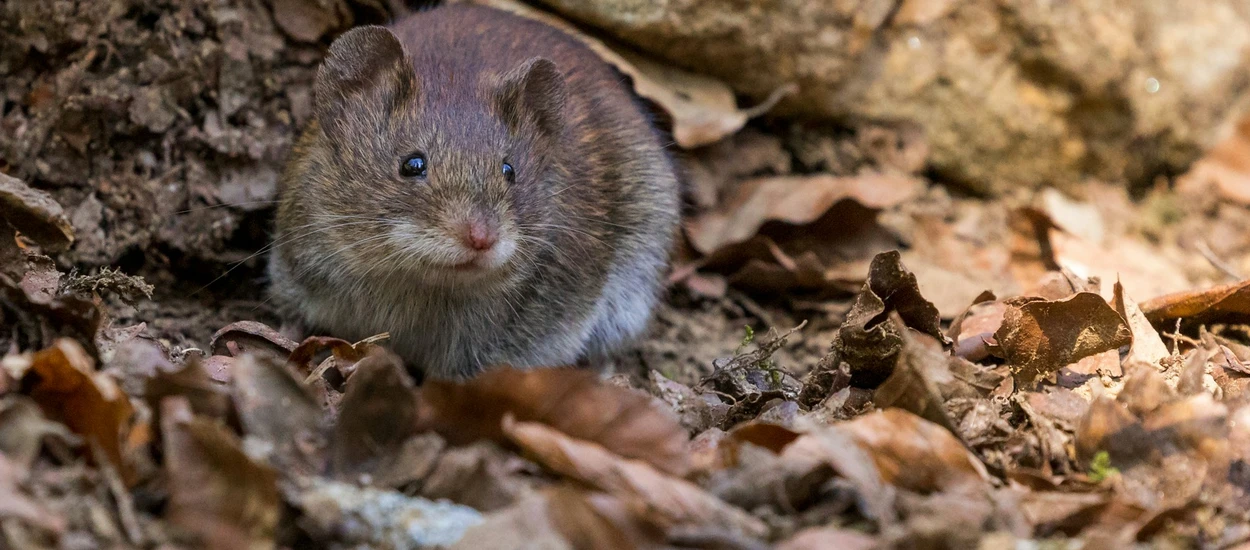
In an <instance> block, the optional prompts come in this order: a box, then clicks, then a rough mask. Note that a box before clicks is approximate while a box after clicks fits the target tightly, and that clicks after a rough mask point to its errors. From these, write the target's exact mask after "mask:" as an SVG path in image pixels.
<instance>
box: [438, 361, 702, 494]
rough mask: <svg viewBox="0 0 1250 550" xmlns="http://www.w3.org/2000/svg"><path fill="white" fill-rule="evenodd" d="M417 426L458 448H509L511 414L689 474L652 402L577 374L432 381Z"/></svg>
mask: <svg viewBox="0 0 1250 550" xmlns="http://www.w3.org/2000/svg"><path fill="white" fill-rule="evenodd" d="M417 402H418V404H419V407H420V414H419V421H418V422H419V426H420V427H421V429H432V430H435V431H437V432H438V433H440V434H442V435H443V436H444V437H446V438H447V440H448V441H450V442H452V443H453V444H462V443H468V442H471V441H474V440H477V439H493V440H496V441H504V439H503V431H502V429H501V422H502V421H503V418H504V416H506V415H512V416H513V417H514V418H516V419H517V420H518V421H522V422H542V423H544V424H547V425H549V426H552V427H553V428H555V429H557V430H559V431H561V432H564V433H566V434H568V435H569V436H570V437H575V438H579V439H586V440H589V441H593V442H595V443H598V444H600V445H603V446H604V447H606V448H607V449H609V450H611V451H612V452H614V453H616V454H618V455H621V456H623V457H627V458H636V459H639V460H643V461H646V462H649V463H651V464H652V465H654V466H655V467H657V468H659V469H660V470H663V471H665V472H669V473H672V474H676V475H682V474H684V473H685V472H686V471H687V470H688V469H689V467H690V465H689V460H688V457H687V454H686V441H687V439H688V437H687V435H686V430H685V429H683V428H682V427H681V424H679V423H678V422H677V420H676V419H675V418H674V417H673V415H672V412H671V411H667V410H663V409H660V408H658V407H656V406H655V403H654V402H653V400H652V399H651V397H650V396H648V395H646V394H644V393H641V392H636V391H633V390H627V389H624V388H617V387H612V386H607V385H604V384H601V383H599V381H598V378H597V377H596V375H595V374H594V373H593V372H589V371H586V370H573V369H532V370H519V369H512V368H497V369H493V370H490V371H488V372H486V373H484V374H482V375H481V376H478V377H477V378H474V379H473V380H469V381H467V382H449V381H442V380H430V381H427V382H426V383H425V384H424V385H423V386H422V387H421V391H420V394H419V399H418V401H417Z"/></svg>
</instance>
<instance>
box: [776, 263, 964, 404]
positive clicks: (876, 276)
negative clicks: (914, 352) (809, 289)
mask: <svg viewBox="0 0 1250 550" xmlns="http://www.w3.org/2000/svg"><path fill="white" fill-rule="evenodd" d="M892 313H896V314H897V315H898V317H899V319H900V320H901V321H902V324H901V325H896V324H894V323H890V322H887V320H888V318H889V315H890V314H892ZM941 323H942V318H941V315H940V314H939V313H938V310H937V308H936V307H934V305H933V303H932V302H929V301H928V300H926V299H925V298H924V296H921V294H920V287H919V286H918V284H917V282H916V277H915V275H913V274H912V273H911V272H910V271H908V270H907V268H906V267H904V266H903V264H902V260H901V255H900V254H899V253H898V252H897V251H891V252H884V253H881V254H878V255H877V256H876V257H874V258H873V259H872V265H871V266H870V267H869V270H868V280H867V281H865V282H864V287H863V289H862V290H861V291H860V293H859V295H858V296H856V297H855V303H854V304H852V305H851V310H850V311H849V312H848V313H847V314H846V320H845V321H843V323H842V326H841V327H840V328H839V329H838V333H837V335H836V336H835V337H834V341H833V345H832V347H831V350H830V352H829V354H828V355H826V356H825V357H824V358H822V359H821V360H820V362H819V363H817V364H816V366H815V368H813V369H812V371H811V373H809V374H808V376H807V379H806V380H805V381H804V385H803V392H802V395H801V396H800V402H802V403H805V404H807V405H809V406H810V405H812V404H815V403H817V402H819V401H821V400H823V399H824V398H825V397H827V396H828V395H829V393H830V390H831V388H832V386H831V385H832V382H833V378H834V377H835V374H836V373H837V371H838V369H840V368H841V367H842V364H844V363H845V364H846V365H847V366H848V367H849V370H850V373H851V383H852V384H853V385H855V386H857V387H861V388H873V387H876V386H878V385H880V384H881V383H882V382H884V381H885V380H886V379H887V378H889V377H890V375H891V374H893V369H894V363H895V357H896V356H897V354H898V352H899V350H900V349H902V346H903V337H902V335H901V334H900V332H899V331H900V330H903V328H900V327H905V328H906V329H908V330H915V331H917V332H920V333H922V334H926V335H929V336H932V337H933V338H934V339H936V340H938V341H939V342H945V341H946V336H945V335H944V334H942V327H941Z"/></svg>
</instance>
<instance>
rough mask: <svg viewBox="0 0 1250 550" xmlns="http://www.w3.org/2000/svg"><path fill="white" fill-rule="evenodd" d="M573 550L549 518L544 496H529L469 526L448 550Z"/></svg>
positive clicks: (545, 496) (549, 510) (549, 511)
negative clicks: (479, 522)
mask: <svg viewBox="0 0 1250 550" xmlns="http://www.w3.org/2000/svg"><path fill="white" fill-rule="evenodd" d="M540 548H541V549H543V550H574V548H575V547H574V546H573V543H572V542H570V541H569V540H568V539H566V538H565V536H564V533H562V532H561V531H560V529H559V528H557V527H556V525H555V521H554V520H553V519H552V517H551V507H550V505H549V499H548V496H547V495H545V494H534V495H530V496H528V497H526V498H524V499H522V500H520V501H518V502H516V503H515V504H513V505H512V506H509V507H508V508H504V509H502V510H499V511H497V512H495V513H493V514H491V515H488V516H486V518H485V521H483V522H482V523H481V524H479V525H477V526H474V527H470V528H469V529H468V530H467V531H465V533H464V537H462V538H461V539H460V540H459V541H456V543H455V544H453V545H452V546H451V550H529V549H540Z"/></svg>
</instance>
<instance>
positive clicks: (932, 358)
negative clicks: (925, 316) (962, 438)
mask: <svg viewBox="0 0 1250 550" xmlns="http://www.w3.org/2000/svg"><path fill="white" fill-rule="evenodd" d="M890 322H891V323H893V324H894V326H895V329H896V330H897V331H898V333H899V334H900V335H901V336H902V337H903V346H902V348H901V349H900V350H899V353H898V355H897V359H896V362H895V364H894V372H893V373H892V374H890V377H889V378H887V379H886V380H885V382H883V383H882V384H881V385H880V386H878V387H877V390H876V391H875V392H874V393H873V399H872V400H873V404H875V405H876V406H877V407H879V408H883V409H885V408H890V407H897V408H899V409H903V410H905V411H908V412H911V413H912V414H915V415H917V416H920V417H921V418H924V419H925V420H928V421H930V422H933V423H936V424H938V425H939V426H942V427H944V428H946V429H947V430H950V432H951V434H953V435H955V436H956V437H959V430H958V429H957V428H956V427H955V423H954V421H952V420H951V417H950V415H949V414H947V412H946V398H945V397H944V396H943V395H942V390H941V386H942V385H947V386H949V385H953V384H954V383H955V382H956V380H955V376H954V374H952V373H951V370H950V366H949V362H948V361H949V356H948V355H947V354H945V353H943V352H942V347H941V344H938V343H937V342H933V341H932V339H930V342H932V343H931V344H929V345H926V344H927V343H926V342H922V341H920V339H922V338H926V337H927V336H925V335H912V334H909V333H908V331H907V327H906V325H904V324H903V321H902V319H901V318H900V317H899V316H898V315H897V314H891V316H890Z"/></svg>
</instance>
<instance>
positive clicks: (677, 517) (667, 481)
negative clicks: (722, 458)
mask: <svg viewBox="0 0 1250 550" xmlns="http://www.w3.org/2000/svg"><path fill="white" fill-rule="evenodd" d="M504 432H505V433H506V434H507V435H508V437H509V438H510V439H512V440H513V441H514V442H516V444H517V445H520V446H521V448H522V449H523V450H524V451H525V452H526V453H527V454H528V455H529V456H533V457H534V458H535V459H537V460H538V461H539V462H540V463H541V464H542V465H544V466H546V467H547V468H548V469H550V470H551V471H553V472H556V473H558V474H560V475H563V476H566V477H568V478H570V479H573V480H576V481H579V482H582V483H586V484H588V485H591V486H593V487H595V488H598V489H599V490H601V491H604V492H607V493H608V494H611V495H613V496H616V497H618V498H624V499H627V500H629V499H637V500H640V501H642V502H645V503H646V504H647V506H648V507H649V508H650V509H651V510H652V511H653V512H654V513H656V514H658V515H659V517H660V518H662V519H663V520H664V521H665V522H666V523H669V524H671V525H672V526H673V527H679V526H687V527H719V528H724V529H727V530H728V531H729V532H731V533H734V534H737V535H742V536H748V537H752V538H760V537H762V536H763V535H764V533H765V532H766V528H765V526H764V524H763V523H762V522H761V521H760V520H758V519H756V518H753V517H751V516H750V515H748V514H747V513H746V512H744V511H742V510H740V509H738V508H735V507H733V506H730V505H728V504H726V503H725V502H723V501H721V500H720V499H718V498H716V497H714V496H712V495H711V494H708V493H707V492H706V491H704V490H703V489H700V488H699V487H698V486H697V485H695V484H693V483H690V482H689V481H686V480H684V479H681V478H677V477H672V476H670V475H667V474H665V473H663V472H661V471H659V470H657V469H656V468H654V467H652V465H650V464H648V463H646V462H643V461H640V460H635V459H629V458H623V457H620V456H617V455H614V454H612V453H611V452H610V451H609V450H608V449H605V448H604V447H602V446H600V445H598V444H597V443H594V442H590V441H583V440H578V439H574V438H572V437H570V436H568V435H565V434H563V433H561V432H559V431H557V430H555V429H552V428H550V427H548V426H546V425H544V424H539V423H536V422H514V421H511V420H509V421H507V422H506V423H505V425H504Z"/></svg>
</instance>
